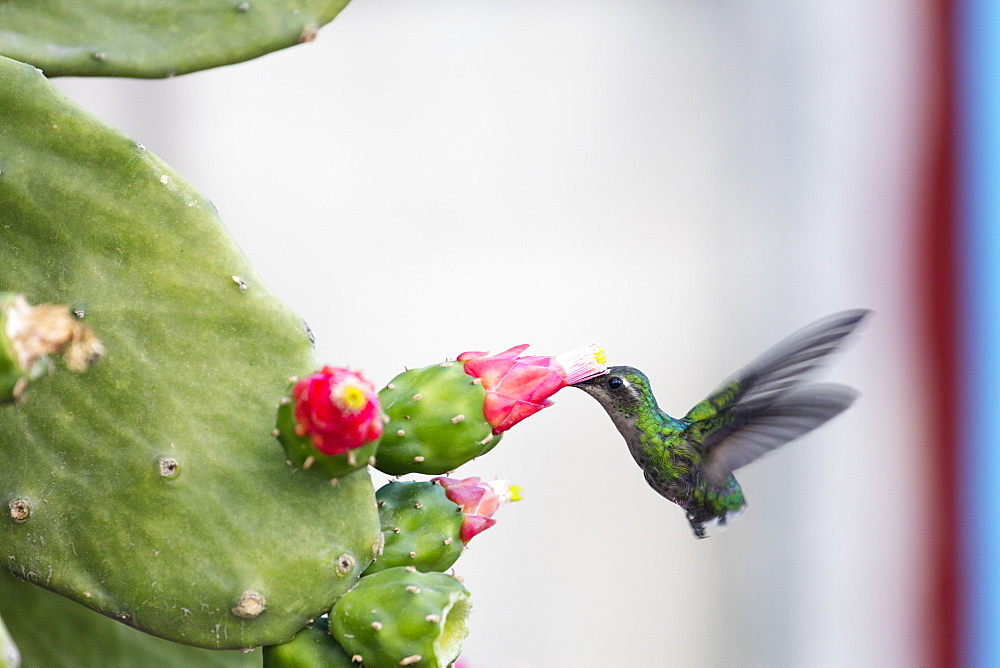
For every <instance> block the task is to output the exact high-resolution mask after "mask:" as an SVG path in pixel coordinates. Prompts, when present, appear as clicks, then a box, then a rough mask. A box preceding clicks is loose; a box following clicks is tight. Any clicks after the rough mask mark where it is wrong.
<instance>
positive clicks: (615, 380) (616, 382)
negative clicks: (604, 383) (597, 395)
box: [608, 376, 625, 390]
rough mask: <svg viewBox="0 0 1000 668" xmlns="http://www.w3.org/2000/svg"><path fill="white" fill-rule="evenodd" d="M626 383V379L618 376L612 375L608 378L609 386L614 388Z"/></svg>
mask: <svg viewBox="0 0 1000 668" xmlns="http://www.w3.org/2000/svg"><path fill="white" fill-rule="evenodd" d="M624 384H625V381H623V380H622V379H621V378H619V377H618V376H611V378H608V387H610V388H611V389H612V390H617V389H619V388H621V386H622V385H624Z"/></svg>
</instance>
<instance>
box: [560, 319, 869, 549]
mask: <svg viewBox="0 0 1000 668" xmlns="http://www.w3.org/2000/svg"><path fill="white" fill-rule="evenodd" d="M869 313H871V311H869V310H867V309H854V310H850V311H843V312H840V313H835V314H833V315H831V316H828V317H826V318H823V319H822V320H819V321H817V322H814V323H813V324H811V325H809V326H807V327H805V328H804V329H802V330H800V331H799V332H797V333H795V334H792V335H791V336H789V337H788V338H786V339H784V340H783V341H781V342H780V343H778V344H777V345H775V346H774V347H772V348H770V349H768V350H767V351H766V352H764V353H763V354H762V355H760V356H759V357H757V358H756V359H755V360H754V361H752V362H751V363H750V364H748V365H747V366H745V367H743V368H742V369H741V370H739V371H737V372H736V373H735V374H733V375H732V376H730V377H729V378H728V379H727V380H725V381H724V382H723V383H722V384H721V385H719V386H718V388H716V389H715V391H714V392H712V393H711V394H709V395H708V397H706V398H705V400H704V401H702V402H701V403H699V404H697V405H695V406H694V408H692V409H691V410H689V411H688V412H687V414H686V415H685V416H684V417H682V418H680V419H678V418H673V417H670V416H669V415H667V414H666V413H664V412H663V411H662V410H660V408H659V406H658V405H657V403H656V397H655V396H653V390H652V387H651V386H650V384H649V379H648V378H647V377H646V375H645V374H644V373H642V372H641V371H639V370H638V369H636V368H634V367H630V366H612V367H609V368H608V372H607V373H606V374H604V375H602V376H597V377H595V378H591V379H590V380H586V381H583V382H580V383H577V384H575V385H573V386H572V387H578V388H580V389H581V390H583V391H584V392H586V393H587V394H589V395H590V396H592V397H594V398H595V399H597V401H598V402H600V404H601V405H602V406H603V407H604V410H606V411H607V412H608V415H609V416H610V417H611V420H612V422H614V424H615V427H617V428H618V431H619V432H621V435H622V436H623V437H624V438H625V442H626V444H628V449H629V452H631V453H632V457H633V458H634V459H635V461H636V463H637V464H638V465H639V466H640V467H641V468H642V471H643V473H644V474H645V477H646V482H647V483H649V485H650V487H652V488H653V489H654V490H655V491H656V492H657V493H659V494H660V495H661V496H663V497H664V498H666V499H669V500H670V501H673V502H674V503H676V504H677V505H679V506H680V507H681V508H683V509H684V510H685V511H686V512H687V519H688V521H689V522H690V523H691V529H692V530H693V531H694V535H695V537H696V538H705V537H706V535H707V534H706V527H709V526H712V525H713V524H717V525H718V526H720V527H722V526H725V525H726V523H727V522H728V521H730V520H732V519H733V518H734V517H735V516H736V515H737V514H738V513H739V512H740V511H742V510H743V508H744V507H745V506H746V499H745V498H744V496H743V491H742V490H741V489H740V484H739V483H738V482H737V481H736V477H735V476H734V475H733V471H736V470H737V469H739V468H740V467H742V466H745V465H746V464H749V463H750V462H752V461H754V460H755V459H757V458H758V457H760V456H762V455H764V454H766V453H768V452H770V451H771V450H774V449H775V448H777V447H779V446H781V445H784V444H785V443H788V442H789V441H791V440H793V439H795V438H798V437H799V436H802V435H803V434H806V433H808V432H810V431H812V430H813V429H815V428H817V427H819V426H820V425H822V424H823V423H824V422H826V421H827V420H829V419H831V418H833V417H835V416H837V415H839V414H840V413H842V412H843V411H844V410H846V409H847V408H848V407H849V406H850V405H851V404H852V403H853V402H854V400H855V399H856V398H857V396H858V393H857V391H855V390H854V389H852V388H850V387H846V386H844V385H836V384H827V383H811V384H805V383H803V381H804V380H805V379H806V378H807V376H808V375H809V374H810V373H811V372H812V371H814V370H815V369H816V368H817V367H819V366H820V365H822V364H823V362H824V361H826V359H827V358H828V356H829V355H830V354H831V353H832V352H834V351H835V350H837V348H838V347H840V345H841V344H842V343H843V342H844V340H845V339H846V338H848V336H849V335H850V334H851V333H852V332H853V331H854V330H855V329H856V328H857V327H858V325H859V324H860V323H861V321H862V320H864V319H865V317H867V316H868V314H869Z"/></svg>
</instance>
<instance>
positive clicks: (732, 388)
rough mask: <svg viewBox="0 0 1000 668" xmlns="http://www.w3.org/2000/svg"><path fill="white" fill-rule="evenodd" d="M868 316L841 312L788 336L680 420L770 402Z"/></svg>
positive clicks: (864, 312)
mask: <svg viewBox="0 0 1000 668" xmlns="http://www.w3.org/2000/svg"><path fill="white" fill-rule="evenodd" d="M869 313H871V311H869V310H868V309H853V310H850V311H841V312H840V313H835V314H833V315H831V316H828V317H826V318H823V319H822V320H818V321H816V322H814V323H813V324H811V325H809V326H807V327H805V328H804V329H802V330H800V331H798V332H796V333H795V334H792V335H791V336H789V337H788V338H787V339H785V340H784V341H781V342H780V343H778V344H777V345H775V346H773V347H772V348H770V349H769V350H768V351H767V352H765V353H764V354H762V355H761V356H760V357H758V358H757V359H755V360H754V361H753V362H751V363H750V364H748V365H747V366H745V367H743V368H742V369H740V370H739V371H738V372H736V374H734V375H733V376H731V377H730V378H728V379H727V380H726V381H725V382H724V383H722V384H721V385H720V386H719V387H718V388H716V390H715V391H714V392H712V393H711V394H710V395H709V396H708V397H707V398H706V399H705V400H704V401H702V402H701V403H700V404H698V405H697V406H695V407H694V408H692V409H691V410H690V411H688V413H687V415H685V416H684V420H686V421H688V422H699V421H701V420H707V419H711V418H713V417H715V416H718V415H721V414H724V413H725V412H726V411H727V410H730V409H732V408H734V407H736V406H743V407H744V408H748V409H750V410H753V409H754V408H756V407H762V406H766V405H767V404H769V403H771V402H773V401H774V400H776V399H777V398H778V397H779V396H780V395H781V394H782V393H784V392H787V391H789V390H790V389H791V388H793V387H795V386H796V385H798V384H799V383H801V382H802V381H803V380H804V379H805V377H806V375H807V374H808V373H809V372H811V371H813V370H814V369H816V368H817V367H819V366H820V365H821V364H823V362H824V361H825V358H826V357H827V356H828V355H829V354H830V353H832V352H833V351H835V350H836V349H837V347H838V346H840V344H841V343H843V342H844V339H845V338H846V337H847V336H848V335H849V334H850V333H851V332H853V331H854V330H855V329H856V328H857V326H858V324H859V323H860V322H861V321H862V320H863V319H864V318H865V317H866V316H867V315H868V314H869Z"/></svg>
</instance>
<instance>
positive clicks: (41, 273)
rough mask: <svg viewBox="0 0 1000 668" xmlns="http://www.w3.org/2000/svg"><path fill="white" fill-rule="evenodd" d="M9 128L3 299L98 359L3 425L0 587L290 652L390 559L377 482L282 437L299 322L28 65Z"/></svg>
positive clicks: (204, 206)
mask: <svg viewBox="0 0 1000 668" xmlns="http://www.w3.org/2000/svg"><path fill="white" fill-rule="evenodd" d="M0 11H2V10H0ZM0 118H3V122H2V123H0V248H2V249H3V252H4V258H5V260H4V262H2V263H0V290H8V289H17V290H21V291H24V293H25V294H28V295H31V296H32V299H33V301H36V302H49V303H56V304H73V305H74V309H77V308H78V309H79V310H80V311H81V312H83V313H84V314H85V321H86V322H87V323H89V326H90V327H91V328H92V329H93V330H94V331H95V332H97V333H99V335H100V339H101V342H102V343H103V344H104V347H105V349H106V355H105V357H104V359H102V360H101V362H100V363H99V364H97V365H95V366H94V367H93V368H92V369H90V370H89V371H87V372H86V373H56V374H53V375H52V376H50V377H47V378H45V379H44V381H39V382H36V383H34V384H33V385H32V387H31V388H30V390H29V391H28V392H26V393H25V394H24V396H23V399H22V400H21V401H19V402H16V403H13V404H7V405H4V406H0V513H2V515H0V520H2V521H0V545H2V546H3V552H2V561H0V567H2V568H6V569H8V570H10V571H11V572H12V573H13V574H15V575H16V576H18V577H19V578H21V579H24V580H27V581H30V582H32V583H33V584H37V585H40V586H42V587H45V588H46V589H49V590H52V591H55V592H57V593H59V594H62V595H64V596H67V597H69V598H71V599H73V600H75V601H77V602H79V603H82V604H83V605H85V606H87V607H89V608H91V609H93V610H96V611H98V612H100V613H102V614H104V615H107V616H109V617H112V618H114V619H118V620H120V621H122V622H125V623H126V624H129V625H131V626H134V627H136V628H139V629H141V630H144V631H146V632H148V633H151V634H153V635H157V636H161V637H164V638H167V639H170V640H174V641H177V642H181V643H186V644H190V645H196V646H201V647H208V648H212V649H238V648H247V647H255V646H258V645H269V644H279V643H282V642H286V641H287V640H289V639H290V638H292V636H294V635H295V633H296V632H297V631H298V630H299V629H300V628H302V626H304V625H305V624H306V623H307V622H308V621H309V620H310V619H314V618H315V617H316V616H318V615H320V614H322V613H323V612H324V611H325V610H328V609H329V607H330V606H331V605H332V604H333V602H334V601H335V600H336V599H337V598H338V597H339V596H340V595H341V594H342V593H343V592H345V591H347V590H348V589H349V588H350V587H351V586H352V584H353V582H354V580H355V579H356V578H357V576H358V575H359V574H360V572H361V571H362V570H364V568H365V567H366V566H367V565H368V564H369V563H370V561H371V559H372V556H373V550H374V549H375V545H376V542H380V540H381V535H380V529H379V521H378V512H377V510H376V507H375V490H374V489H373V487H372V484H371V479H370V477H369V475H368V473H367V471H365V470H360V471H356V472H354V473H352V474H349V475H347V476H343V477H342V478H340V479H339V482H338V484H337V485H336V486H332V485H330V484H329V482H328V481H326V480H323V479H320V478H316V477H310V476H304V475H302V472H301V471H296V470H295V469H293V468H292V467H289V466H287V465H286V463H285V457H284V456H283V454H282V452H281V449H280V448H279V447H278V445H277V443H276V442H275V440H274V437H273V435H272V431H273V429H274V415H275V410H276V408H277V405H278V400H279V399H280V397H281V396H282V393H283V392H284V390H285V387H286V384H287V382H288V378H289V377H290V376H293V375H297V374H305V373H308V372H309V371H311V370H312V369H314V368H316V366H317V364H316V361H315V359H314V356H313V353H312V345H311V343H310V341H309V339H308V337H307V333H306V331H305V328H304V327H303V325H302V322H301V320H300V319H299V318H298V317H296V316H295V315H294V314H293V313H292V312H290V311H289V310H288V308H287V307H285V306H284V305H283V304H281V302H279V301H278V300H277V299H276V298H275V296H274V295H273V294H271V293H270V291H268V289H267V288H266V287H265V286H264V285H263V284H262V281H261V280H260V278H259V277H258V276H257V275H256V274H255V273H254V271H253V269H252V268H251V266H250V264H249V262H248V261H247V259H246V258H245V257H244V256H243V255H242V253H240V251H239V249H238V248H237V246H236V244H235V242H234V241H233V239H232V238H231V237H229V235H228V234H227V233H226V231H225V229H224V228H223V226H222V224H221V222H220V221H219V219H218V216H217V215H216V213H215V210H214V208H213V207H212V205H211V203H210V202H209V201H208V200H206V199H205V198H204V197H202V196H201V195H200V194H199V193H197V192H196V191H195V190H194V189H193V188H192V187H191V186H190V185H189V184H188V183H187V182H186V181H184V180H183V179H182V178H181V177H180V176H179V175H178V174H177V173H176V172H174V171H173V170H172V169H170V168H169V167H168V166H167V165H166V164H164V163H163V162H162V161H161V160H160V159H159V158H157V157H156V156H154V155H152V154H151V153H150V152H149V151H146V150H145V149H144V148H143V147H142V146H140V145H137V144H136V143H135V141H134V140H131V139H129V138H128V137H126V136H125V135H123V134H122V133H120V132H118V131H116V130H113V129H112V128H109V127H108V126H106V125H104V124H102V123H101V122H99V121H98V120H96V119H94V118H93V117H92V116H90V115H89V114H87V113H86V112H85V111H83V110H81V109H80V108H79V107H78V106H77V105H75V104H74V103H72V102H71V101H70V100H68V99H67V98H66V97H65V96H64V95H63V94H62V93H61V92H60V91H58V90H57V89H56V88H55V87H54V86H53V85H52V84H51V83H50V82H49V81H48V80H46V79H45V77H43V76H42V74H41V73H40V72H38V70H36V69H35V68H34V67H31V66H30V65H25V64H23V63H19V62H16V61H13V60H9V59H7V58H0ZM234 277H235V278H234ZM77 305H78V306H77ZM8 623H10V620H9V619H8ZM55 623H57V624H58V621H56V622H55ZM15 638H16V636H15Z"/></svg>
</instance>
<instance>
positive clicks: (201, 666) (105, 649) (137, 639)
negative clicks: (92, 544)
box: [0, 572, 261, 668]
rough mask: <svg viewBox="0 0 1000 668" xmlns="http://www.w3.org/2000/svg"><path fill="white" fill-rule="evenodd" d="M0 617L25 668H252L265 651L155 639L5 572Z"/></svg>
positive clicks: (0, 588) (1, 577)
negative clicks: (114, 667)
mask: <svg viewBox="0 0 1000 668" xmlns="http://www.w3.org/2000/svg"><path fill="white" fill-rule="evenodd" d="M0 613H2V614H3V615H4V617H5V619H6V620H7V623H8V625H9V626H10V632H11V635H12V636H14V639H15V641H16V642H17V645H18V648H19V649H20V651H21V659H22V664H21V665H22V666H23V667H24V668H32V667H39V666H44V667H45V668H77V667H79V666H120V667H123V668H124V667H131V666H156V667H157V668H188V667H190V666H197V667H198V668H253V667H254V666H260V664H261V652H260V650H256V651H254V652H250V653H246V654H245V653H242V652H238V651H235V650H228V651H216V650H211V649H201V648H198V647H188V646H186V645H179V644H177V643H174V642H170V641H168V640H163V639H162V638H155V637H153V636H151V635H148V634H146V633H142V632H140V631H136V630H135V629H131V628H129V627H127V626H125V625H124V624H119V623H118V622H115V621H113V620H111V619H108V618H107V617H105V616H103V615H99V614H97V613H96V612H93V611H91V610H88V609H87V608H85V607H83V606H82V605H79V604H77V603H74V602H73V601H70V600H69V599H67V598H63V597H62V596H57V595H56V594H53V593H52V592H50V591H45V590H44V589H42V588H41V587H36V586H34V585H31V584H28V583H27V582H21V581H20V580H18V579H16V578H14V577H13V576H11V575H10V574H9V573H6V572H0ZM0 666H3V661H2V660H0Z"/></svg>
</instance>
